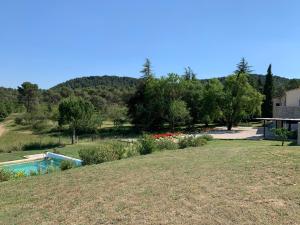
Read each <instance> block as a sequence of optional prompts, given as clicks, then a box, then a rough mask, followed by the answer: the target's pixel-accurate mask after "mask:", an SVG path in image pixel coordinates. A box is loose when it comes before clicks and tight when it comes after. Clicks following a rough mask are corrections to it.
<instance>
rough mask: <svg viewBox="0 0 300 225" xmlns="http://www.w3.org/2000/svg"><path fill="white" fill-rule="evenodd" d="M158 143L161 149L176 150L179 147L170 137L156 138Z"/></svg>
mask: <svg viewBox="0 0 300 225" xmlns="http://www.w3.org/2000/svg"><path fill="white" fill-rule="evenodd" d="M156 144H157V146H158V148H159V149H160V150H175V149H178V147H179V146H178V144H177V143H176V142H174V141H172V140H170V139H168V138H162V139H159V140H156Z"/></svg>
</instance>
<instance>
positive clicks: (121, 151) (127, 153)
mask: <svg viewBox="0 0 300 225" xmlns="http://www.w3.org/2000/svg"><path fill="white" fill-rule="evenodd" d="M137 154H138V151H137V150H136V148H135V147H134V146H132V145H125V144H121V143H117V142H115V143H111V144H106V145H99V146H93V147H89V148H87V149H80V150H79V156H80V158H81V159H82V160H83V164H84V165H90V164H99V163H103V162H109V161H114V160H119V159H123V158H128V157H131V156H134V155H137Z"/></svg>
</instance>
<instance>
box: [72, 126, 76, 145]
mask: <svg viewBox="0 0 300 225" xmlns="http://www.w3.org/2000/svg"><path fill="white" fill-rule="evenodd" d="M75 143H76V130H75V128H73V134H72V145H73V144H75Z"/></svg>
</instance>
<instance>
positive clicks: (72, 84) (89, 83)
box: [51, 75, 139, 90]
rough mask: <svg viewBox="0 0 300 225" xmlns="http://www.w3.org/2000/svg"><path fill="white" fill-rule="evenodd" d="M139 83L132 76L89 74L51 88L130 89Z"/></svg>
mask: <svg viewBox="0 0 300 225" xmlns="http://www.w3.org/2000/svg"><path fill="white" fill-rule="evenodd" d="M138 83H139V79H137V78H132V77H119V76H108V75H104V76H89V77H80V78H75V79H72V80H68V81H66V82H63V83H60V84H58V85H56V86H54V87H53V88H51V89H54V90H55V89H59V88H62V87H67V88H71V89H78V88H96V87H101V86H105V87H107V88H108V87H109V88H118V89H121V88H124V89H132V88H135V87H136V85H137V84H138Z"/></svg>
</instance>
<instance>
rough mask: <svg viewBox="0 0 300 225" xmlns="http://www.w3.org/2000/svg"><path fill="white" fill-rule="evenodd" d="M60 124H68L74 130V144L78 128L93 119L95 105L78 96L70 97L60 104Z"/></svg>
mask: <svg viewBox="0 0 300 225" xmlns="http://www.w3.org/2000/svg"><path fill="white" fill-rule="evenodd" d="M58 109H59V124H60V125H63V124H68V125H69V127H70V129H71V130H72V144H74V143H75V142H76V130H77V129H78V128H80V127H81V126H82V124H88V123H89V121H91V119H92V116H93V113H94V107H93V105H92V104H91V103H90V102H88V101H85V100H83V99H82V98H78V97H69V98H67V99H65V100H63V101H62V102H61V103H60V104H59V108H58Z"/></svg>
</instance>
